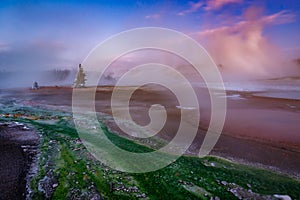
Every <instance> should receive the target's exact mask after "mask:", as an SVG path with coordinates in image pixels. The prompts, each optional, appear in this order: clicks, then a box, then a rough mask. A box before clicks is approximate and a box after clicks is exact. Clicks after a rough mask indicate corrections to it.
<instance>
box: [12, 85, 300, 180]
mask: <svg viewBox="0 0 300 200" xmlns="http://www.w3.org/2000/svg"><path fill="white" fill-rule="evenodd" d="M86 89H87V90H88V89H89V88H86ZM112 89H113V87H109V86H107V87H98V89H97V93H96V110H97V111H98V112H104V113H107V114H109V115H111V108H110V103H111V102H110V99H111V94H112ZM122 89H123V90H126V89H127V88H126V87H123V88H122ZM82 90H84V89H82ZM195 91H196V93H197V96H198V99H199V102H200V103H199V106H200V118H201V120H200V122H199V127H200V128H199V130H198V134H197V136H196V138H195V140H194V142H193V143H192V145H191V147H190V148H189V150H188V151H187V153H188V154H192V155H197V153H198V151H199V148H200V146H201V144H202V141H203V137H204V136H205V133H206V129H207V127H208V125H209V122H210V117H211V115H210V112H211V109H210V107H211V104H210V98H209V93H208V91H207V89H203V88H195ZM227 94H228V96H229V98H227V114H226V120H225V125H224V129H223V132H222V135H221V137H220V139H219V140H218V142H217V144H216V146H215V147H214V149H213V151H212V154H214V155H220V156H222V157H226V158H232V159H234V160H239V161H243V162H246V163H257V164H258V165H262V166H271V167H274V168H276V169H278V170H279V171H282V172H285V173H288V174H292V175H295V176H299V174H300V134H299V130H300V123H299V122H300V101H299V100H290V99H278V98H269V97H256V96H253V95H252V94H253V93H251V92H236V91H227ZM232 95H237V96H239V98H231V97H230V96H232ZM10 97H15V98H21V99H24V100H26V101H24V102H25V103H27V104H29V105H35V104H37V105H57V106H68V107H70V106H71V104H72V88H68V87H44V88H41V89H40V90H29V89H28V90H24V89H21V90H20V91H19V92H14V93H13V94H10V96H9V98H10ZM220 98H224V97H220ZM85 103H87V101H86V100H85V99H84V98H83V100H82V106H84V105H85ZM152 104H161V105H164V106H165V107H166V110H167V114H168V120H167V123H166V124H165V126H164V128H163V130H162V131H160V133H159V134H158V135H159V136H160V137H161V138H163V139H165V140H167V141H169V140H171V139H172V138H173V137H174V135H175V134H176V132H177V129H178V125H179V122H180V109H178V108H177V107H176V106H178V105H179V103H178V101H177V100H176V97H175V95H173V94H172V93H171V92H170V91H168V90H166V89H165V88H153V87H142V88H140V89H139V90H137V91H136V92H134V94H133V96H132V97H131V101H130V113H131V115H132V118H133V119H134V120H135V121H136V122H137V123H138V124H140V125H146V124H147V123H149V120H150V118H149V116H148V109H149V108H150V106H151V105H152ZM108 124H109V126H110V128H111V129H112V130H115V131H118V132H119V133H120V134H122V131H120V129H119V128H118V127H117V126H116V124H115V123H113V122H109V123H108ZM123 134H124V133H123ZM187 134H188V133H187ZM124 135H126V134H124Z"/></svg>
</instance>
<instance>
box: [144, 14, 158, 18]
mask: <svg viewBox="0 0 300 200" xmlns="http://www.w3.org/2000/svg"><path fill="white" fill-rule="evenodd" d="M160 17H161V15H160V14H152V15H146V16H145V18H146V19H159V18H160Z"/></svg>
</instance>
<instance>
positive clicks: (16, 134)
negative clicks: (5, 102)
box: [0, 122, 39, 199]
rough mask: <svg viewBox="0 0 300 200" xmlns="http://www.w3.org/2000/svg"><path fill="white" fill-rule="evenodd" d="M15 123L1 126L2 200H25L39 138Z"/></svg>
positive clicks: (0, 186) (0, 196) (0, 197)
mask: <svg viewBox="0 0 300 200" xmlns="http://www.w3.org/2000/svg"><path fill="white" fill-rule="evenodd" d="M24 127H25V126H24V125H22V124H16V123H14V122H5V123H1V124H0V152H1V153H0V177H1V180H0V199H25V198H26V192H27V191H26V184H28V183H27V180H26V178H27V173H28V171H29V168H30V166H31V162H32V160H33V157H34V156H35V153H36V149H37V145H38V139H39V136H38V134H37V133H35V132H34V130H31V129H27V128H26V130H25V129H24Z"/></svg>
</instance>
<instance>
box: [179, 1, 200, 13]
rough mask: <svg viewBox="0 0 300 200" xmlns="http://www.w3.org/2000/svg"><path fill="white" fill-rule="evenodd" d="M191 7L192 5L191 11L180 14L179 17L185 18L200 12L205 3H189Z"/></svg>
mask: <svg viewBox="0 0 300 200" xmlns="http://www.w3.org/2000/svg"><path fill="white" fill-rule="evenodd" d="M189 5H190V8H189V9H187V10H183V11H181V12H179V13H178V14H177V15H179V16H184V15H186V14H189V13H193V12H196V11H198V10H199V9H200V8H201V7H202V6H203V2H201V1H199V2H196V3H195V2H189Z"/></svg>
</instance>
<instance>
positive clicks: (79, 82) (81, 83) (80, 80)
mask: <svg viewBox="0 0 300 200" xmlns="http://www.w3.org/2000/svg"><path fill="white" fill-rule="evenodd" d="M85 76H86V75H85V73H84V71H83V68H82V67H81V64H79V69H78V73H77V76H76V79H75V81H74V87H75V88H79V87H85V81H86V78H85Z"/></svg>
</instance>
